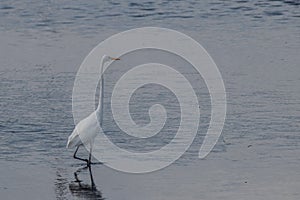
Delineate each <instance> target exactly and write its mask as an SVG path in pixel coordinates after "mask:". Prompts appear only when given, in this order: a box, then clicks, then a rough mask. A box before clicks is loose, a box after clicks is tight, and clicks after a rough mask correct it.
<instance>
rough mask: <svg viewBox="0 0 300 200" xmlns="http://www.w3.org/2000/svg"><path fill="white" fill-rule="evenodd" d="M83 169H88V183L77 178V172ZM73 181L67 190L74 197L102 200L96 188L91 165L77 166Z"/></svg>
mask: <svg viewBox="0 0 300 200" xmlns="http://www.w3.org/2000/svg"><path fill="white" fill-rule="evenodd" d="M83 170H88V171H89V175H90V181H91V183H90V184H86V183H83V181H82V180H80V179H79V174H80V172H82V171H83ZM74 176H75V181H73V182H71V183H70V184H69V190H70V192H71V194H72V195H73V196H74V197H77V198H79V199H90V200H92V199H93V200H94V199H97V200H103V199H104V198H103V197H102V193H101V192H100V191H99V190H98V189H97V187H96V185H95V182H94V179H93V174H92V169H91V167H90V166H89V167H83V168H79V169H78V170H77V171H76V172H74Z"/></svg>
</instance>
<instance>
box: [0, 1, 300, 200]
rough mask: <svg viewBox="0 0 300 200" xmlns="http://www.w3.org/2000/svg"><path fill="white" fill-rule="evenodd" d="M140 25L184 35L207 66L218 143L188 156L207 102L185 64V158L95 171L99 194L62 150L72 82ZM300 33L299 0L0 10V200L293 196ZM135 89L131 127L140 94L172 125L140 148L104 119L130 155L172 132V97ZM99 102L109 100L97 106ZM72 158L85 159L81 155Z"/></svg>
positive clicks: (20, 5)
mask: <svg viewBox="0 0 300 200" xmlns="http://www.w3.org/2000/svg"><path fill="white" fill-rule="evenodd" d="M142 26H159V27H165V28H171V29H175V30H178V31H181V32H183V33H185V34H187V35H190V36H192V37H193V38H194V39H196V40H197V41H199V42H200V43H201V44H202V45H203V46H204V47H205V48H206V50H207V51H208V52H209V53H210V55H211V56H212V57H213V59H214V60H215V62H216V64H217V65H218V67H219V69H220V72H221V74H222V76H223V80H224V83H225V87H226V92H227V103H228V105H227V106H228V111H227V117H226V122H225V125H224V129H223V133H222V137H221V139H220V141H219V142H218V144H217V145H216V146H215V148H214V150H213V152H211V154H210V155H209V156H208V157H207V158H205V159H204V160H199V159H198V158H197V153H198V148H199V146H200V145H201V142H202V136H203V134H204V133H205V131H206V130H207V125H208V122H209V119H210V114H209V112H210V111H209V109H210V102H209V96H208V92H207V89H206V87H205V84H204V82H203V80H202V79H201V78H200V79H199V78H197V77H198V76H197V74H195V73H194V72H193V71H192V70H191V67H190V66H182V67H181V68H180V69H179V70H181V71H182V72H183V73H184V74H186V76H187V77H188V78H189V80H191V82H192V83H193V84H194V85H195V88H196V92H197V93H198V94H199V96H200V97H201V98H199V99H200V107H201V111H202V112H201V122H200V124H199V125H200V128H199V131H198V136H197V137H196V139H195V140H194V143H193V145H192V146H191V147H190V149H189V150H188V152H187V153H186V154H184V155H183V156H182V157H181V158H180V159H179V160H177V161H176V162H175V163H174V164H172V165H171V166H169V167H167V168H165V169H163V170H160V171H158V172H154V173H149V174H144V175H130V174H125V173H121V172H116V171H114V170H112V169H109V168H107V167H105V166H104V165H94V166H93V167H92V170H93V177H94V180H95V184H96V187H97V190H91V189H90V186H91V185H90V176H89V172H88V170H87V169H82V167H83V164H82V163H80V162H79V161H76V160H74V159H73V158H72V154H73V150H72V149H71V150H67V149H66V148H65V145H66V141H67V137H68V135H69V134H70V133H71V132H72V130H73V128H74V121H73V116H72V89H73V83H74V80H75V75H76V72H77V70H78V68H79V66H80V64H81V62H82V61H83V59H84V57H85V56H86V55H87V54H88V53H89V51H90V50H91V49H92V48H93V47H94V46H96V45H97V44H98V43H99V42H100V41H102V40H104V39H105V38H107V37H109V36H110V35H111V34H115V33H118V32H120V31H124V30H128V29H130V28H136V27H142ZM299 32H300V2H299V1H297V0H294V1H292V0H286V1H258V0H254V1H246V0H245V1H242V0H237V1H216V0H213V1H158V2H153V1H136V2H133V1H122V2H116V1H102V2H94V1H93V2H92V1H84V2H83V1H68V0H65V1H54V0H49V1H27V0H25V1H1V2H0V33H1V37H0V44H1V47H0V52H1V53H0V60H1V65H0V77H1V79H0V87H1V90H0V94H1V95H0V98H1V99H0V104H1V109H0V116H1V118H0V197H1V199H41V197H43V199H74V198H79V199H101V198H105V199H172V200H175V199H299V197H300V193H299V189H298V188H299V186H300V170H299V166H300V157H299V153H300V148H299V143H300V135H299V131H300V87H299V85H300V68H299V64H300V58H299V50H300V35H299ZM155 55H156V54H155V52H154V53H153V56H154V57H156V58H158V57H157V56H155ZM136 56H137V55H136ZM128 58H129V57H128ZM158 59H161V60H163V59H164V58H158ZM122 62H125V63H126V61H122ZM111 71H114V70H113V68H112V69H111ZM120 73H121V72H120ZM112 74H113V73H112V72H111V73H110V71H108V72H107V79H106V84H107V85H110V84H112V83H113V80H114V79H115V78H116V77H114V76H113V75H112ZM197 86H198V87H197ZM143 89H145V90H144V91H143V90H139V91H138V92H137V93H136V96H134V97H133V99H132V100H133V102H132V109H133V115H132V117H133V119H134V120H136V122H137V123H140V124H141V125H143V124H146V123H147V122H148V120H149V117H148V115H147V111H146V110H145V109H139V105H140V104H137V105H138V106H135V105H136V102H137V103H138V102H140V101H139V98H142V97H143V95H146V96H147V95H149V94H151V95H152V96H151V95H150V96H151V98H148V101H147V102H144V104H141V107H142V108H145V107H147V106H148V105H150V104H152V103H157V102H159V103H161V104H163V105H166V106H167V110H168V112H170V113H172V116H173V118H172V119H171V120H170V121H169V122H168V124H167V125H168V127H167V128H166V129H165V130H164V132H162V133H161V137H162V140H159V139H154V140H152V141H150V142H149V143H146V144H145V145H143V143H142V142H140V143H139V141H132V140H131V139H130V138H126V137H122V135H121V134H120V132H119V130H118V129H117V127H115V126H114V125H113V124H110V120H109V119H106V120H107V121H106V123H105V124H106V127H105V128H106V131H107V132H109V133H110V138H111V139H112V140H113V141H115V142H116V143H117V144H118V145H120V146H122V144H129V146H127V148H129V149H130V150H133V151H134V150H138V151H140V150H145V151H147V150H154V149H157V148H159V147H160V146H161V145H163V144H165V143H167V142H168V141H169V140H170V139H171V138H172V136H173V133H174V130H176V128H177V126H178V118H177V116H176V113H177V114H178V112H177V110H178V107H177V106H176V105H177V102H176V99H174V98H172V97H173V96H172V94H171V93H170V92H169V91H168V90H166V89H164V88H159V87H157V86H148V87H146V88H143ZM158 91H159V92H158ZM170 99H171V100H170ZM108 101H109V99H108V97H106V99H105V104H106V105H107V104H108V103H109V102H108ZM168 106H169V107H168ZM105 112H108V110H106V111H105ZM143 148H144V149H143ZM80 155H81V156H82V157H84V156H87V152H85V151H84V150H83V149H82V150H81V153H80ZM74 172H77V174H78V178H79V179H80V180H82V182H81V186H80V185H79V184H78V182H76V178H75V177H74ZM100 196H101V197H100Z"/></svg>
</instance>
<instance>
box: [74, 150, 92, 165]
mask: <svg viewBox="0 0 300 200" xmlns="http://www.w3.org/2000/svg"><path fill="white" fill-rule="evenodd" d="M79 147H80V146H78V147H77V149H76V151H75V153H74V155H73V157H74V158H75V159H77V160H82V161H85V162H86V163H87V165H90V161H89V160H88V159H83V158H79V157H77V156H76V153H77V151H78V149H79Z"/></svg>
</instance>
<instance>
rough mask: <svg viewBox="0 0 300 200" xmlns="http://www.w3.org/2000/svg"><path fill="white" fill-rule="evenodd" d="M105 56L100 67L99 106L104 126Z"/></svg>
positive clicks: (98, 110)
mask: <svg viewBox="0 0 300 200" xmlns="http://www.w3.org/2000/svg"><path fill="white" fill-rule="evenodd" d="M104 64H105V61H104V58H102V60H101V68H100V74H101V77H100V78H101V79H100V80H101V81H100V93H99V95H100V96H99V103H98V107H97V113H99V115H100V120H99V122H100V125H101V126H102V121H103V100H104V75H103V68H104Z"/></svg>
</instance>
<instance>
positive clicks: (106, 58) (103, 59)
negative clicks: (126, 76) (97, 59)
mask: <svg viewBox="0 0 300 200" xmlns="http://www.w3.org/2000/svg"><path fill="white" fill-rule="evenodd" d="M114 60H120V58H114V57H111V56H107V55H104V56H103V57H102V63H106V62H110V61H114Z"/></svg>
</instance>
